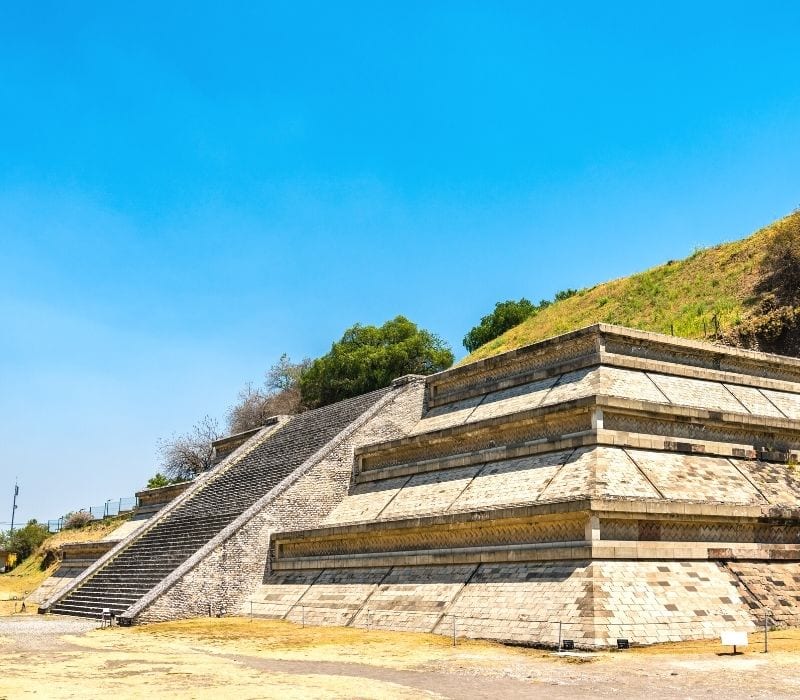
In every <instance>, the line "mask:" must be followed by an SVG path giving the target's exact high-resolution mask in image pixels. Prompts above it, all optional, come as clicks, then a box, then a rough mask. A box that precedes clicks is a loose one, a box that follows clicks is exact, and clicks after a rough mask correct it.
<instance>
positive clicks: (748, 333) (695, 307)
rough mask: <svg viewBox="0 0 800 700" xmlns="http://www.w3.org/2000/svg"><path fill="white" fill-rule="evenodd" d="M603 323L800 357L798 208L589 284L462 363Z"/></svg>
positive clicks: (799, 229) (799, 237)
mask: <svg viewBox="0 0 800 700" xmlns="http://www.w3.org/2000/svg"><path fill="white" fill-rule="evenodd" d="M597 322H604V323H613V324H618V325H621V326H628V327H630V328H638V329H641V330H648V331H656V332H659V333H668V334H674V335H676V336H681V337H683V338H697V339H706V340H709V341H713V342H720V343H725V344H730V345H737V346H741V347H749V348H753V349H760V350H764V351H766V352H777V353H782V354H788V355H795V356H798V355H800V210H798V211H796V212H794V213H793V214H790V215H789V216H787V217H785V218H783V219H780V220H778V221H776V222H774V223H773V224H771V225H769V226H767V227H766V228H763V229H761V230H760V231H757V232H756V233H754V234H752V235H751V236H750V237H748V238H745V239H744V240H740V241H736V242H734V243H724V244H721V245H718V246H714V247H713V248H704V249H700V250H696V251H695V252H694V253H692V254H691V255H690V256H689V257H688V258H685V259H683V260H671V261H669V262H667V263H665V264H663V265H659V266H658V267H654V268H652V269H650V270H646V271H645V272H640V273H638V274H635V275H631V276H630V277H624V278H621V279H617V280H612V281H610V282H603V283H602V284H598V285H596V286H594V287H591V288H589V289H583V290H581V291H580V292H578V294H576V295H575V296H572V297H570V298H568V299H563V300H561V301H557V302H555V303H553V304H551V305H550V306H548V307H546V308H544V309H542V310H541V311H538V312H537V313H535V314H534V315H533V316H531V317H529V318H528V319H527V320H525V321H523V322H522V323H521V324H520V325H518V326H516V327H514V328H512V329H510V330H509V331H507V332H506V333H504V334H503V335H501V336H500V337H498V338H495V339H494V340H492V341H490V342H488V343H486V344H485V345H483V346H481V347H480V348H478V349H477V350H476V351H475V352H473V353H472V354H471V355H469V356H468V357H467V358H466V359H465V360H464V361H463V362H465V363H466V362H472V361H474V360H478V359H481V358H484V357H489V356H491V355H496V354H498V353H501V352H505V351H506V350H512V349H514V348H517V347H520V346H522V345H527V344H529V343H533V342H536V341H537V340H542V339H544V338H548V337H551V336H554V335H558V334H560V333H565V332H567V331H571V330H575V329H576V328H581V327H583V326H587V325H590V324H592V323H597Z"/></svg>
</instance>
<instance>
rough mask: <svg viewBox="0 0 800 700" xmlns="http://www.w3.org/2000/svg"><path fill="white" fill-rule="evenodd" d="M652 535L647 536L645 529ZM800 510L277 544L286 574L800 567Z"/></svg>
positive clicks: (660, 513)
mask: <svg viewBox="0 0 800 700" xmlns="http://www.w3.org/2000/svg"><path fill="white" fill-rule="evenodd" d="M642 528H644V529H642ZM798 542H800V508H795V509H789V508H775V507H770V506H731V505H726V504H709V503H692V502H679V501H670V502H664V501H643V500H630V499H619V500H612V499H582V500H574V501H565V502H553V503H542V504H532V505H527V506H518V507H514V508H506V509H497V510H490V511H470V512H462V513H449V514H443V515H434V516H426V517H421V518H404V519H398V520H388V521H371V522H367V523H356V524H351V525H341V526H336V527H323V528H316V529H310V530H302V531H296V532H283V533H277V534H274V535H273V536H272V543H271V547H272V561H273V568H274V570H276V571H279V570H292V569H318V568H327V567H332V568H340V567H344V568H351V567H359V566H395V565H405V566H416V565H423V564H454V563H468V562H502V561H533V560H548V559H549V560H554V559H573V558H581V559H582V558H588V557H593V558H608V559H614V558H623V559H642V558H644V559H648V558H649V559H659V558H664V559H669V558H681V557H683V558H692V559H696V558H699V559H708V558H720V557H721V556H722V555H720V552H722V551H723V550H724V551H728V550H730V549H731V548H733V549H735V550H736V551H738V552H739V554H738V555H737V556H739V557H740V558H741V557H749V558H756V559H758V558H784V559H797V558H800V544H798Z"/></svg>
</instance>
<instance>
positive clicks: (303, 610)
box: [300, 605, 306, 629]
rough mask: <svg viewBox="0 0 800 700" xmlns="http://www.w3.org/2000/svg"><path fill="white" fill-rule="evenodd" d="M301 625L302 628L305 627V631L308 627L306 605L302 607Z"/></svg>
mask: <svg viewBox="0 0 800 700" xmlns="http://www.w3.org/2000/svg"><path fill="white" fill-rule="evenodd" d="M300 624H301V627H303V629H305V626H306V606H305V605H301V606H300Z"/></svg>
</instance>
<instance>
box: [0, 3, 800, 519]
mask: <svg viewBox="0 0 800 700" xmlns="http://www.w3.org/2000/svg"><path fill="white" fill-rule="evenodd" d="M799 35H800V5H798V4H797V3H794V2H789V1H787V2H783V3H778V2H750V3H739V2H729V1H728V2H719V3H713V2H708V3H696V2H691V3H689V2H686V3H680V2H675V1H674V0H673V1H670V2H648V3H643V2H635V3H633V2H632V3H596V2H595V3H588V2H587V3H547V4H545V3H534V2H519V3H514V2H484V3H471V2H464V1H463V0H462V1H461V2H453V3H447V2H420V3H415V2H409V1H407V0H404V1H403V2H396V3H394V4H391V3H374V2H373V3H367V2H364V3H359V4H353V3H346V2H341V3H330V2H320V3H304V2H282V3H254V2H251V3H236V2H226V3H218V2H216V3H202V2H196V1H195V2H186V3H179V2H170V3H163V2H159V3H152V2H138V3H117V2H107V3H99V2H96V3H80V2H69V3H64V2H37V3H25V2H17V3H4V4H3V5H2V7H0V237H1V238H0V243H2V245H0V262H1V263H2V266H1V267H0V270H1V272H0V310H1V311H2V330H0V383H1V384H2V391H0V442H1V443H2V454H0V521H7V520H8V519H9V518H10V509H11V508H10V506H11V495H12V484H13V478H14V476H15V475H18V476H19V478H20V489H21V500H20V508H19V511H18V515H19V517H20V519H22V520H25V519H27V518H29V517H37V518H40V519H46V518H48V517H57V516H58V515H59V514H61V513H63V512H64V511H67V510H71V509H75V508H78V507H81V506H86V505H93V504H99V503H102V502H104V501H105V500H106V499H107V498H112V497H118V496H124V495H128V494H131V493H133V491H134V490H136V489H138V488H140V487H141V486H143V484H144V483H145V482H146V481H147V478H148V477H149V476H150V475H152V474H153V473H154V472H155V471H156V468H157V454H156V449H155V448H156V441H157V439H158V438H159V437H165V436H169V435H170V434H171V433H173V432H183V431H185V430H187V429H188V428H189V427H190V426H191V425H192V424H193V423H194V422H195V421H196V420H197V419H199V418H201V417H202V416H203V415H204V414H206V413H208V414H211V415H213V416H217V417H219V418H220V419H222V418H223V417H224V414H225V411H226V409H227V407H228V406H230V405H231V404H232V403H233V402H234V400H235V398H236V394H237V392H238V390H239V389H240V387H241V386H242V385H243V384H244V383H245V382H246V381H247V380H256V381H258V380H260V379H261V377H262V376H263V372H264V370H265V369H266V368H267V367H268V366H269V365H270V364H272V363H273V362H274V361H275V360H276V359H277V357H278V356H279V355H280V354H281V353H282V352H288V353H289V354H290V355H291V356H293V357H295V358H300V357H302V356H306V355H307V356H312V357H313V356H317V355H320V354H322V353H324V352H325V351H326V350H327V349H328V348H329V346H330V343H331V341H333V340H334V339H336V338H338V337H339V336H340V334H341V332H342V331H343V330H344V329H345V328H346V327H347V326H349V325H351V324H352V323H354V322H356V321H360V322H363V323H381V322H383V321H385V320H386V319H388V318H391V317H393V316H395V315H396V314H399V313H402V314H405V315H407V316H408V317H410V318H411V319H413V320H414V321H416V322H418V323H419V324H421V325H422V326H424V327H426V328H428V329H431V330H433V331H436V332H438V333H439V334H441V335H442V336H443V337H444V338H446V339H447V340H448V341H449V342H450V344H451V345H452V346H453V349H454V350H455V351H456V353H457V355H461V354H463V348H461V345H460V341H461V338H462V337H463V335H464V333H465V332H466V331H467V330H468V329H469V328H470V327H471V326H472V325H474V323H475V322H476V321H477V320H478V319H479V318H480V316H482V315H483V314H485V313H487V312H488V311H489V310H491V308H492V307H493V305H494V303H495V302H496V301H498V300H503V299H509V298H519V297H520V296H523V295H524V296H527V297H529V298H530V299H533V300H538V299H540V298H542V297H549V296H552V295H553V293H554V292H556V291H557V290H559V289H563V288H565V287H582V286H585V285H590V284H593V283H595V282H598V281H601V280H604V279H607V278H611V277H617V276H621V275H625V274H628V273H631V272H633V271H636V270H639V269H642V268H646V267H648V266H651V265H654V264H656V263H659V262H663V261H665V260H667V259H670V258H678V257H682V256H684V255H686V254H688V253H689V252H691V250H692V249H693V248H694V247H696V246H698V245H707V244H712V243H717V242H720V241H723V240H730V239H734V238H738V237H742V236H744V235H746V234H748V233H749V232H751V231H753V230H755V229H756V228H758V227H759V226H761V225H763V224H766V223H768V222H769V221H771V220H772V219H774V218H777V217H778V216H781V215H783V214H785V213H788V212H789V211H791V210H793V209H794V208H796V207H797V206H798V205H800V167H798V164H800V43H799V42H798V36H799ZM6 501H8V503H7V505H6Z"/></svg>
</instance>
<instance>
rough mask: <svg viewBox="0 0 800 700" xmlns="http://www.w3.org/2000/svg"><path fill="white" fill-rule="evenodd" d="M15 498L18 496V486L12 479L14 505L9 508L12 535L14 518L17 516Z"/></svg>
mask: <svg viewBox="0 0 800 700" xmlns="http://www.w3.org/2000/svg"><path fill="white" fill-rule="evenodd" d="M17 496H19V485H18V484H17V480H16V479H14V505H13V506H12V507H11V532H10V534H12V535H13V534H14V516H15V515H16V514H17Z"/></svg>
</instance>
